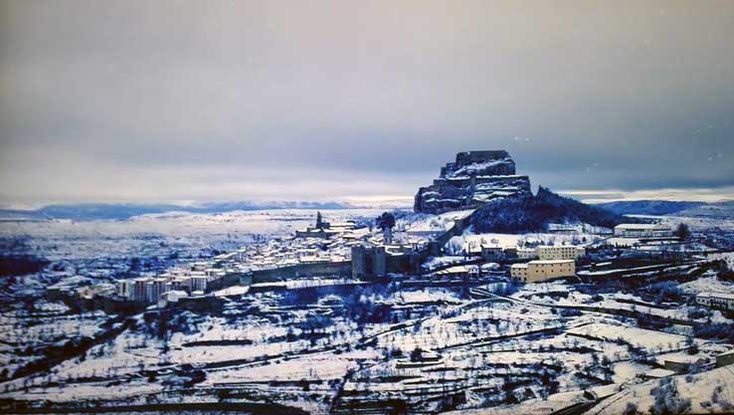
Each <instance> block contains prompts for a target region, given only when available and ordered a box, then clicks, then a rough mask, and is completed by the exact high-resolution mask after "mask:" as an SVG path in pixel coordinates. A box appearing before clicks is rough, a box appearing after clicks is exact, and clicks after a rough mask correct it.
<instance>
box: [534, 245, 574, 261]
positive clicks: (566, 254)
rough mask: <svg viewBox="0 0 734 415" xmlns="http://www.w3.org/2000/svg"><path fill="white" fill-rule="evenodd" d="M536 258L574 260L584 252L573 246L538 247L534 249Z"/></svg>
mask: <svg viewBox="0 0 734 415" xmlns="http://www.w3.org/2000/svg"><path fill="white" fill-rule="evenodd" d="M535 250H536V252H537V255H538V258H539V259H541V260H553V259H576V258H578V257H581V256H583V255H584V254H585V253H586V250H585V249H584V248H582V247H580V246H575V245H558V246H544V245H541V246H538V247H537V248H535Z"/></svg>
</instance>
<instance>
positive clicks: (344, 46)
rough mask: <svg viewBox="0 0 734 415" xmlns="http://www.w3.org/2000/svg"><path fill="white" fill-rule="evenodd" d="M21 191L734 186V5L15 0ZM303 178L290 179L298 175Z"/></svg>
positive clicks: (146, 195)
mask: <svg viewBox="0 0 734 415" xmlns="http://www.w3.org/2000/svg"><path fill="white" fill-rule="evenodd" d="M0 8H1V9H0V19H1V21H0V134H2V135H1V136H0V140H1V141H0V150H1V151H0V197H2V199H4V200H6V201H14V200H24V199H34V200H35V199H38V200H41V199H48V200H59V199H64V200H75V199H85V200H94V199H110V198H120V199H140V200H143V199H144V200H150V199H156V198H160V199H176V198H187V199H200V198H217V199H247V198H261V197H266V198H282V199H288V198H295V197H299V198H302V197H305V198H309V196H313V198H330V197H344V196H355V195H380V194H396V193H397V194H411V193H412V192H414V190H415V188H416V187H417V186H418V185H422V184H427V183H428V182H429V181H430V180H431V179H432V177H433V176H434V175H435V174H436V172H437V170H438V168H439V166H440V165H441V164H442V163H444V162H446V161H448V160H450V159H451V158H452V157H453V155H454V153H456V152H457V151H463V150H471V149H494V148H505V149H507V150H509V151H510V152H511V153H512V154H513V156H514V157H515V159H516V161H517V162H518V167H519V170H520V171H522V172H525V173H528V174H530V175H531V179H532V181H533V182H534V183H535V184H539V183H540V184H543V185H547V186H550V187H552V188H558V189H567V190H573V189H587V190H595V189H596V190H598V189H621V190H636V189H637V190H639V189H657V188H666V189H669V188H689V187H690V188H714V187H722V186H729V185H732V184H734V163H732V160H733V159H734V139H733V137H734V121H733V120H732V119H733V118H734V117H732V116H731V114H732V113H734V77H732V73H734V42H732V41H731V39H734V3H732V2H730V1H726V0H724V1H707V2H696V1H688V2H679V1H669V0H666V1H652V0H651V1H645V2H639V1H609V2H588V1H561V2H558V1H553V2H532V3H529V2H514V1H491V2H488V1H477V2H469V1H466V2H461V3H456V2H433V1H429V2H425V1H415V2H413V1H399V2H392V1H391V2H344V1H333V2H332V1H330V2H289V3H281V2H271V1H262V2H254V1H233V2H230V1H208V2H194V1H156V2H149V1H110V2H98V1H66V0H60V1H32V2H28V1H9V0H1V1H0ZM289 180H290V182H289Z"/></svg>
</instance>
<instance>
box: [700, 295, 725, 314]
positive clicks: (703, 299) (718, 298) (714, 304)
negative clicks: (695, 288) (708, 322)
mask: <svg viewBox="0 0 734 415" xmlns="http://www.w3.org/2000/svg"><path fill="white" fill-rule="evenodd" d="M696 303H697V304H700V305H702V306H706V307H709V308H716V309H718V310H725V311H734V294H728V293H701V294H698V295H697V296H696Z"/></svg>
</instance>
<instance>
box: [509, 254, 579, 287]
mask: <svg viewBox="0 0 734 415" xmlns="http://www.w3.org/2000/svg"><path fill="white" fill-rule="evenodd" d="M574 275H576V262H575V261H574V260H573V259H555V260H535V261H530V262H527V263H524V264H512V266H511V267H510V277H511V278H512V280H513V281H516V282H541V281H547V280H550V279H553V278H561V277H572V276H574Z"/></svg>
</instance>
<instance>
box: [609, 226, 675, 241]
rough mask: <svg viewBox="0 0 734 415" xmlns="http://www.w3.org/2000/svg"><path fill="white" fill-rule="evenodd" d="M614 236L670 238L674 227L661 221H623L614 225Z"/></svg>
mask: <svg viewBox="0 0 734 415" xmlns="http://www.w3.org/2000/svg"><path fill="white" fill-rule="evenodd" d="M614 236H617V237H620V238H670V237H672V236H673V229H671V228H670V227H669V226H666V225H662V224H659V223H622V224H620V225H617V226H615V227H614Z"/></svg>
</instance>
